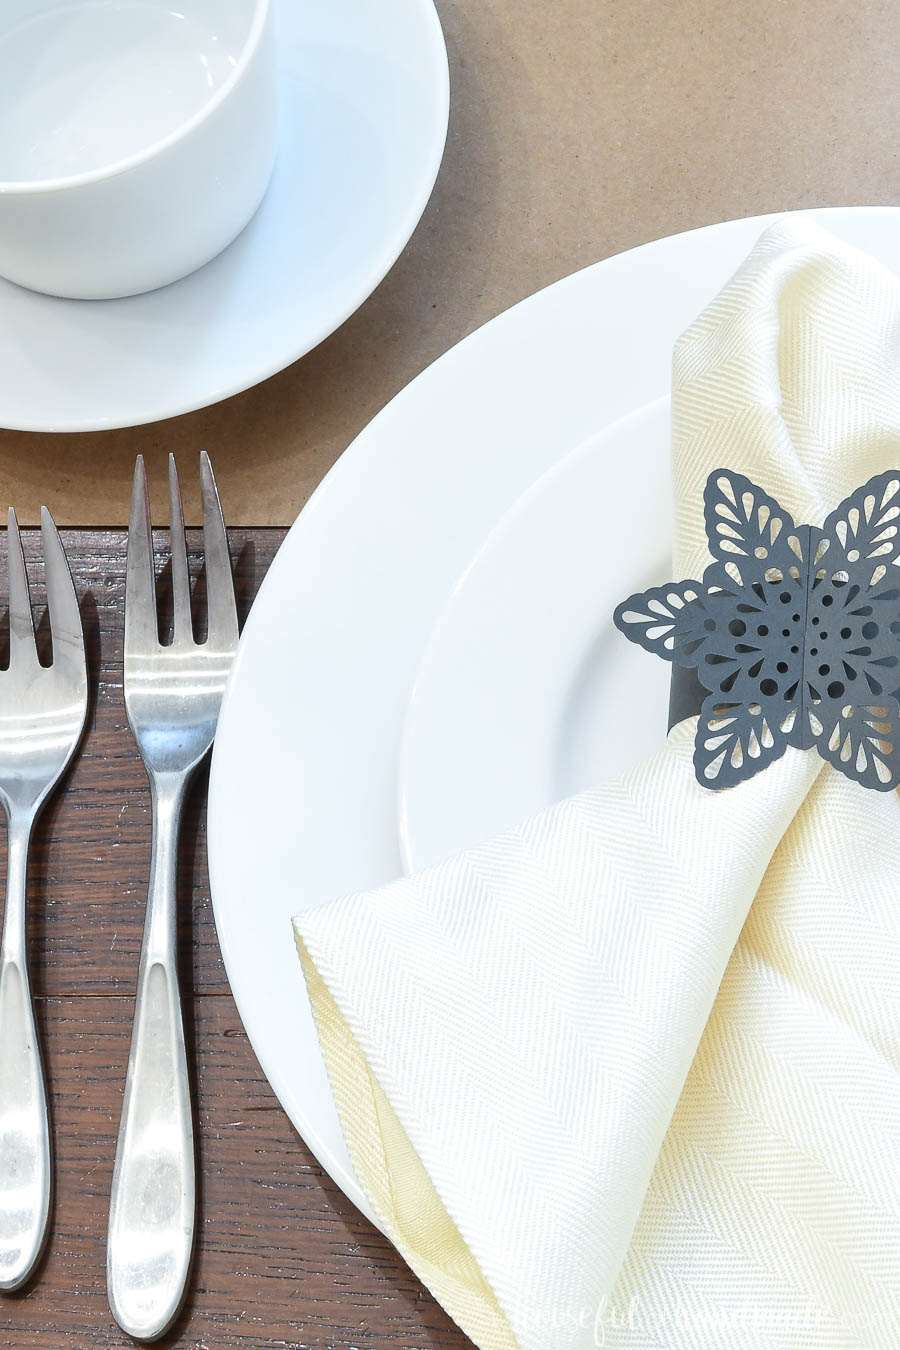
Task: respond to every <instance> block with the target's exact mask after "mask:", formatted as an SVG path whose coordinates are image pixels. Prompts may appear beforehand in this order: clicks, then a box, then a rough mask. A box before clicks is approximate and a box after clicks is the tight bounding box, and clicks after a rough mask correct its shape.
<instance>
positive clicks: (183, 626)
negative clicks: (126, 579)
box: [169, 454, 194, 642]
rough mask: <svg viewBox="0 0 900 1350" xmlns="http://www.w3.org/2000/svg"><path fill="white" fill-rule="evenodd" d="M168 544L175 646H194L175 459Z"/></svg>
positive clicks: (171, 472) (171, 469) (171, 463)
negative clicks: (185, 642) (183, 642)
mask: <svg viewBox="0 0 900 1350" xmlns="http://www.w3.org/2000/svg"><path fill="white" fill-rule="evenodd" d="M169 537H170V539H169V542H170V547H171V550H172V596H173V600H174V610H175V637H174V640H175V641H176V642H181V641H188V642H192V641H193V637H194V633H193V626H192V624H191V583H190V579H189V577H188V565H187V547H186V545H185V542H184V512H183V510H182V506H181V488H180V487H179V484H178V470H177V468H176V467H175V456H174V455H171V454H170V455H169Z"/></svg>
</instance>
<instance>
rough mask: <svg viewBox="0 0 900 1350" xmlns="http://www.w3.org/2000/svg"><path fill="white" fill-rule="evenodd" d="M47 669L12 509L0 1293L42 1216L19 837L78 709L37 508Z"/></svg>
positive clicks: (69, 599)
mask: <svg viewBox="0 0 900 1350" xmlns="http://www.w3.org/2000/svg"><path fill="white" fill-rule="evenodd" d="M41 541H42V545H43V551H44V572H45V576H46V583H47V606H48V609H49V611H50V635H51V640H52V646H53V655H52V665H50V666H42V665H41V664H40V663H39V661H38V655H37V647H36V646H35V640H34V624H33V621H32V617H31V595H30V593H29V589H28V578H27V576H26V573H25V560H24V558H23V556H22V541H21V539H20V537H19V527H18V525H17V523H16V514H15V512H14V511H12V510H11V511H10V513H9V528H8V531H7V544H6V547H7V558H8V572H9V669H8V670H5V671H3V672H2V673H0V802H2V804H3V809H4V811H5V813H6V819H7V825H8V833H7V838H8V848H7V861H6V909H5V911H4V916H3V941H2V945H0V1289H4V1290H9V1289H18V1287H19V1286H20V1285H21V1284H24V1282H25V1281H26V1280H27V1279H28V1276H29V1275H30V1274H31V1272H32V1270H33V1269H34V1266H35V1263H36V1261H37V1259H38V1257H39V1256H40V1254H41V1249H42V1247H43V1245H44V1239H45V1238H46V1235H47V1219H48V1217H49V1213H50V1183H51V1173H50V1130H49V1126H48V1120H47V1096H46V1091H45V1089H44V1074H43V1069H42V1067H41V1051H40V1046H39V1045H38V1039H37V1030H36V1027H35V1022H34V1012H33V1009H32V1005H31V988H30V984H29V980H28V965H27V956H26V947H25V875H26V863H27V858H28V843H29V840H30V838H31V831H32V827H33V826H34V822H35V820H36V819H37V817H38V813H39V812H40V810H41V807H42V806H43V805H44V803H45V802H46V800H47V798H48V797H49V795H50V793H51V791H52V790H53V788H54V786H55V785H56V783H57V782H58V781H59V778H60V776H61V775H62V773H63V770H64V769H65V767H66V765H67V764H68V763H69V761H70V759H71V758H72V755H73V754H74V753H75V749H76V747H77V745H78V742H79V741H80V740H81V733H82V731H83V730H84V722H85V716H86V714H87V704H88V689H87V669H86V666H85V657H84V636H83V633H82V627H81V615H80V613H79V611H78V600H77V598H76V596H75V587H74V586H73V585H72V576H71V573H70V572H69V565H68V563H67V562H66V555H65V553H64V552H63V546H62V544H61V543H60V539H59V535H58V534H57V533H56V526H55V525H54V524H53V519H52V517H51V515H50V512H49V511H48V510H47V508H46V507H44V508H43V509H42V511H41Z"/></svg>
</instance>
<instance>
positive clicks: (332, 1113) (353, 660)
mask: <svg viewBox="0 0 900 1350" xmlns="http://www.w3.org/2000/svg"><path fill="white" fill-rule="evenodd" d="M810 214H811V215H812V216H813V217H814V218H815V219H817V220H819V221H820V223H821V224H823V225H824V226H825V227H826V228H828V229H831V230H833V231H834V233H836V234H838V235H840V236H841V237H842V238H845V239H847V240H848V241H849V242H851V243H854V244H857V245H858V246H860V247H862V248H866V249H868V250H869V251H870V252H872V253H874V254H875V255H876V256H877V257H879V258H880V259H881V260H882V261H883V262H884V263H886V265H887V266H888V267H890V268H892V269H893V270H894V271H895V272H900V210H898V209H896V208H890V207H885V208H864V209H863V208H859V209H855V210H854V209H843V210H827V211H817V212H812V213H810ZM773 218H774V217H757V218H755V219H752V220H743V221H731V222H729V223H727V224H725V225H716V226H711V227H709V228H708V229H704V230H696V231H693V232H691V233H688V234H682V235H675V236H673V237H672V238H669V239H664V240H660V241H659V242H658V243H654V244H648V245H646V246H645V247H643V248H639V249H635V250H633V251H631V252H630V253H625V254H621V255H620V256H618V257H615V258H610V259H607V260H606V261H605V262H602V263H597V264H596V265H595V266H594V267H589V268H587V269H586V270H585V271H583V272H580V273H577V274H576V275H574V276H571V277H568V278H567V279H566V280H564V281H561V282H558V283H557V284H556V285H555V286H551V287H549V288H548V289H547V290H544V291H541V292H539V293H538V294H537V295H534V296H532V297H531V298H530V299H529V300H526V301H524V302H523V303H522V304H520V305H517V306H516V307H515V308H514V309H511V310H508V311H507V312H506V313H505V314H502V315H501V316H500V317H499V318H497V319H494V320H493V321H492V322H491V323H489V324H487V325H486V326H485V327H484V328H481V329H479V330H478V331H477V332H475V333H473V334H472V335H471V336H470V337H468V338H466V339H465V340H464V341H463V342H461V343H460V344H459V345H458V346H456V347H454V348H453V349H452V350H451V351H449V352H448V353H447V354H446V355H445V356H443V357H442V358H441V359H440V360H439V361H437V362H435V364H434V365H433V366H431V367H429V369H428V370H426V371H424V372H423V374H421V375H420V376H419V377H418V378H417V379H415V380H414V381H413V382H412V383H411V384H410V385H409V386H408V387H407V388H406V389H405V390H404V391H403V392H402V393H401V394H400V395H398V397H397V398H395V399H394V400H393V401H392V403H390V404H389V405H388V407H387V408H385V409H384V410H383V411H382V412H381V413H380V414H379V415H378V416H377V417H376V418H375V419H374V421H373V422H371V423H370V425H369V426H368V427H367V428H366V430H365V431H364V432H363V433H362V434H361V435H360V436H359V437H357V439H356V441H355V442H354V443H353V445H352V446H351V447H350V449H349V450H348V451H346V453H345V454H344V455H343V456H342V458H341V459H340V460H339V461H338V463H337V464H336V465H335V467H334V468H333V469H332V470H331V472H330V473H329V475H328V477H327V478H326V479H325V481H324V482H323V484H322V485H321V486H320V488H319V489H318V491H317V492H316V493H315V494H314V496H313V497H312V499H311V500H310V502H309V503H308V504H307V506H306V507H305V508H304V510H303V512H302V513H301V515H300V517H299V519H298V521H297V523H296V524H295V525H294V527H293V529H292V530H291V532H290V534H289V535H288V537H287V539H286V541H285V543H284V545H283V547H282V549H281V551H280V553H279V554H278V557H277V558H276V559H275V562H274V563H273V565H272V567H271V569H270V571H269V575H268V576H267V578H266V580H265V582H264V584H263V587H262V589H261V591H260V593H259V596H258V597H257V600H256V603H255V605H254V606H253V611H252V613H251V615H250V619H249V622H248V623H247V627H246V630H245V632H244V635H243V638H242V640H241V645H240V649H239V651H238V655H237V658H236V661H235V664H234V668H233V671H232V674H231V678H230V681H229V686H228V690H227V693H226V696H225V701H224V704H223V707H222V714H221V718H220V721H219V731H218V736H217V739H216V745H215V750H214V753H213V764H212V776H211V782H210V801H209V867H210V879H211V883H212V897H213V907H214V910H215V916H216V926H217V929H218V933H219V940H220V942H221V945H222V952H223V956H224V959H225V966H226V969H227V971H228V978H229V980H230V982H231V988H232V991H233V993H234V997H235V1000H236V1002H237V1005H238V1009H239V1010H240V1014H241V1017H242V1019H243V1022H244V1026H245V1027H246V1029H247V1033H248V1035H249V1037H250V1040H251V1042H252V1044H253V1048H254V1050H255V1051H256V1054H257V1056H258V1058H259V1061H260V1064H261V1065H262V1068H263V1071H264V1072H265V1074H266V1076H267V1077H268V1079H269V1081H270V1083H271V1084H272V1087H273V1088H274V1090H275V1092H276V1094H277V1095H278V1097H279V1099H280V1101H281V1103H282V1105H283V1106H284V1108H285V1110H286V1111H287V1113H288V1115H289V1116H290V1118H291V1120H292V1121H293V1123H294V1124H295V1126H296V1127H297V1129H298V1130H299V1131H300V1133H301V1134H302V1136H303V1138H304V1139H305V1140H306V1143H307V1144H308V1145H309V1147H310V1148H311V1149H312V1151H313V1152H314V1153H315V1155H316V1156H317V1157H318V1159H319V1160H320V1162H321V1163H322V1165H323V1166H324V1167H325V1168H326V1169H327V1171H328V1172H329V1173H330V1174H331V1176H332V1177H334V1179H335V1181H336V1182H337V1183H338V1185H339V1186H341V1188H342V1189H343V1190H344V1191H345V1192H346V1194H347V1195H348V1196H349V1197H350V1198H351V1200H353V1201H354V1202H355V1203H356V1204H357V1205H359V1207H360V1208H361V1209H362V1210H363V1211H364V1212H365V1213H367V1214H369V1215H370V1217H371V1213H370V1211H369V1208H368V1206H367V1205H366V1203H365V1200H364V1197H363V1195H362V1192H361V1191H360V1188H359V1185H358V1183H357V1181H356V1178H355V1177H354V1175H353V1170H352V1168H351V1166H350V1161H349V1158H348V1155H347V1149H346V1145H345V1144H344V1140H343V1137H342V1135H341V1130H340V1125H339V1123H338V1118H337V1112H336V1110H335V1106H334V1102H333V1100H332V1097H331V1093H330V1090H329V1087H328V1079H327V1077H326V1074H325V1068H324V1065H323V1063H322V1059H321V1055H320V1053H319V1047H318V1041H317V1039H316V1034H315V1028H314V1026H313V1021H312V1015H311V1012H310V1008H309V1003H308V1000H307V997H306V989H305V986H304V983H303V975H302V973H301V970H300V964H299V961H298V959H297V955H296V951H295V949H294V944H293V935H292V931H291V916H292V915H293V914H295V913H298V912H299V911H300V910H303V909H308V908H310V907H311V906H313V905H317V904H321V903H323V902H325V901H328V900H330V899H332V898H334V896H336V895H340V894H342V893H346V892H348V891H355V890H359V889H363V888H365V887H369V886H375V885H377V884H378V883H380V882H384V881H387V880H389V879H391V878H392V877H394V876H396V875H397V874H398V873H399V872H400V871H401V870H402V857H401V850H400V844H399V836H398V822H397V776H398V755H399V749H400V741H401V736H402V731H403V725H404V719H405V716H406V708H407V704H408V701H409V695H410V690H411V688H412V685H413V682H414V680H415V676H416V672H417V670H418V668H419V666H420V664H421V661H422V656H423V653H424V650H425V647H426V644H427V643H428V640H429V636H430V634H431V632H432V630H433V628H434V626H435V624H436V622H437V621H438V618H439V616H440V614H441V612H442V610H443V609H444V607H445V606H446V603H447V599H448V596H449V595H450V593H451V592H452V590H453V589H454V587H455V586H457V585H458V583H459V581H460V579H461V578H462V577H463V575H464V574H465V572H466V570H467V568H468V567H469V566H470V564H471V562H472V560H473V558H474V557H475V556H476V554H477V553H478V551H479V549H480V548H481V546H482V544H483V542H484V540H485V538H486V536H487V535H488V534H489V532H490V531H491V530H492V529H493V528H494V526H495V525H496V524H497V522H498V521H499V520H500V519H501V518H502V516H503V515H504V514H505V513H506V512H507V511H508V510H509V509H510V508H511V507H512V506H513V504H514V503H515V502H516V501H517V500H518V498H519V497H521V495H522V493H523V492H525V491H526V490H527V489H528V488H529V487H530V486H531V485H532V484H533V483H534V482H535V481H536V480H537V479H538V478H539V477H540V476H541V475H542V474H544V473H546V471H547V470H548V469H550V468H552V467H553V465H555V464H557V463H558V462H559V461H560V460H561V459H563V458H564V457H565V456H566V455H568V454H569V453H570V452H571V451H572V450H575V449H577V447H578V446H579V445H581V444H583V443H584V442H586V441H587V440H589V439H590V438H591V437H592V436H595V435H596V434H597V432H598V431H599V430H601V429H602V428H603V427H608V426H610V425H611V424H612V423H614V422H616V421H619V420H620V419H621V418H623V417H626V416H627V415H628V414H630V413H633V412H635V411H636V410H638V409H641V408H644V407H645V406H646V405H647V404H649V403H651V402H654V401H656V400H659V399H660V398H663V397H665V396H666V395H667V394H668V390H669V380H670V371H671V361H672V347H673V344H674V342H675V339H676V337H677V336H678V334H679V333H680V332H682V330H683V329H684V328H686V327H687V325H688V324H689V323H690V322H691V321H692V320H693V319H694V318H695V317H696V315H697V314H698V313H699V311H700V310H701V309H702V308H703V307H704V306H705V305H706V304H707V303H708V301H709V300H710V299H711V298H712V296H713V295H714V294H715V293H716V291H718V290H719V289H720V288H721V286H722V285H724V283H725V282H726V281H727V280H728V278H729V276H730V275H731V274H732V273H733V272H734V271H735V269H736V268H737V267H738V266H739V265H740V263H741V262H742V261H743V259H744V257H745V256H746V254H747V253H748V252H749V250H750V249H751V248H752V246H753V244H754V243H755V242H756V240H757V238H758V237H759V235H760V234H761V232H762V231H763V229H764V228H765V226H766V225H767V224H768V223H769V221H770V220H771V219H773ZM667 491H668V487H667V485H666V479H665V477H660V476H659V475H658V474H656V475H655V474H653V473H648V475H647V480H646V485H645V491H644V499H643V506H644V509H645V510H646V509H648V505H649V499H651V498H653V497H654V495H656V496H657V497H658V499H661V498H662V497H664V495H665V493H666V492H667ZM659 547H660V556H661V557H664V556H665V555H666V553H667V552H668V548H669V544H668V540H665V539H662V538H661V539H660V541H659ZM600 561H601V562H602V561H603V560H602V559H601V560H600ZM615 565H616V560H615V558H613V557H612V556H610V557H609V559H608V566H609V567H611V568H614V567H615ZM602 570H605V567H604V568H603V569H602ZM626 645H627V644H626ZM653 664H654V663H653V662H645V665H647V666H648V667H651V666H653ZM598 767H599V769H600V770H601V771H602V768H603V766H602V764H600V765H599V766H598Z"/></svg>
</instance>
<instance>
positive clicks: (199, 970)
mask: <svg viewBox="0 0 900 1350" xmlns="http://www.w3.org/2000/svg"><path fill="white" fill-rule="evenodd" d="M230 533H231V542H232V556H233V558H234V559H235V563H236V579H237V586H238V596H239V604H240V607H241V610H242V615H245V614H246V611H247V609H248V608H249V605H250V602H251V600H252V598H253V596H254V594H255V593H256V590H257V588H258V586H259V583H260V582H261V580H262V578H263V576H264V575H265V572H266V569H267V568H268V565H269V563H270V562H271V560H272V557H273V556H274V554H275V551H276V549H277V547H278V545H279V543H280V542H281V539H282V538H283V535H284V531H283V530H276V529H266V530H242V531H241V530H238V531H232V532H230ZM24 538H25V547H26V553H27V555H28V558H29V566H30V567H31V566H32V564H33V563H34V560H35V558H36V557H37V538H36V535H35V532H33V531H27V532H25V536H24ZM63 538H64V541H65V544H66V548H67V551H68V553H69V557H70V560H71V563H72V570H73V572H74V575H75V582H76V586H77V588H78V591H79V595H80V597H81V600H82V612H83V615H84V622H85V633H86V639H87V646H88V661H89V666H90V672H91V684H92V689H93V703H92V706H91V710H90V714H89V721H88V729H87V733H86V736H85V740H84V743H83V746H82V752H81V755H80V757H79V758H78V760H77V761H76V763H75V764H74V766H73V768H72V770H71V772H70V773H69V775H68V776H67V778H66V779H65V780H64V782H63V784H62V790H61V791H60V793H59V794H58V795H57V796H56V797H55V798H54V799H53V800H52V802H51V803H50V805H49V806H48V808H47V810H46V812H45V814H44V816H43V819H42V822H41V823H40V824H39V827H38V831H37V834H36V838H35V843H34V849H33V853H32V858H31V871H30V881H29V892H28V902H29V911H28V912H29V944H30V955H31V973H32V980H33V986H34V991H35V996H36V1004H37V1018H38V1025H39V1029H40V1035H41V1042H42V1048H43V1052H44V1058H45V1065H46V1068H47V1072H48V1077H49V1094H50V1103H51V1112H52V1132H53V1139H54V1149H55V1155H56V1156H55V1176H56V1191H55V1196H54V1201H53V1214H52V1229H51V1237H50V1242H49V1244H48V1247H47V1251H46V1254H45V1256H44V1259H43V1261H42V1263H41V1266H40V1268H39V1270H38V1272H37V1274H36V1276H35V1278H34V1279H33V1280H32V1282H31V1283H30V1285H29V1286H28V1287H27V1288H26V1289H24V1290H22V1291H20V1292H19V1293H18V1294H14V1295H10V1296H6V1297H2V1298H0V1345H2V1346H4V1347H6V1350H26V1348H27V1350H31V1347H41V1350H64V1348H65V1347H73V1350H76V1348H77V1350H88V1348H89V1347H113V1346H115V1347H124V1346H128V1345H131V1344H134V1343H133V1342H131V1341H130V1339H129V1337H127V1336H125V1335H123V1334H122V1332H121V1331H119V1329H118V1327H117V1326H116V1325H115V1323H114V1322H113V1320H112V1318H111V1316H110V1313H109V1309H108V1307H107V1302H106V1287H105V1260H106V1221H107V1204H108V1199H109V1187H110V1179H111V1176H112V1164H113V1154H114V1150H115V1141H116V1131H117V1128H118V1121H119V1109H120V1105H121V1098H122V1087H123V1082H124V1076H125V1065H126V1062H127V1058H128V1046H129V1038H130V1031H131V1015H132V1006H133V995H134V984H135V979H136V975H137V964H138V953H139V950H140V942H141V927H142V922H143V914H144V902H145V897H146V886H147V874H148V865H149V848H150V804H149V797H148V790H147V781H146V778H145V775H144V770H143V767H142V765H141V762H140V760H139V759H138V757H137V754H136V752H135V748H134V744H133V741H132V739H131V735H130V732H129V730H128V726H127V723H126V721H125V709H124V706H123V702H122V668H121V662H122V616H123V601H124V575H125V535H124V532H123V531H118V530H117V531H89V530H78V531H64V532H63ZM188 542H189V546H190V545H191V544H192V543H194V544H196V542H197V541H196V532H194V537H193V538H192V537H191V532H189V540H188ZM4 570H5V569H4ZM32 575H33V577H34V580H35V582H36V587H35V599H36V600H37V599H38V592H39V587H40V572H39V569H38V568H37V567H35V568H34V570H33V573H32ZM4 593H5V581H4V582H3V584H2V585H0V594H4ZM0 629H2V625H0ZM39 631H40V630H39ZM3 659H4V660H5V657H3ZM205 800H206V782H205V779H204V780H202V781H198V783H197V784H196V788H195V791H194V792H193V795H192V798H191V802H190V806H189V809H188V811H187V813H186V818H185V829H184V838H183V847H182V855H181V862H180V897H179V900H180V905H181V919H180V944H181V946H180V953H181V966H182V988H183V992H184V1008H185V1018H186V1030H187V1036H188V1041H189V1045H190V1047H191V1050H192V1055H193V1065H192V1079H193V1086H194V1100H195V1105H196V1120H197V1134H198V1138H199V1169H198V1170H199V1177H198V1180H199V1213H198V1224H197V1255H196V1261H195V1266H194V1272H193V1278H192V1281H191V1289H190V1293H189V1296H188V1299H187V1303H186V1305H185V1308H184V1310H183V1312H182V1314H181V1316H180V1317H179V1319H178V1322H177V1323H176V1325H175V1328H174V1329H173V1331H172V1332H170V1333H169V1335H167V1336H166V1337H165V1338H164V1339H163V1340H162V1341H161V1342H159V1344H160V1345H163V1346H178V1347H185V1350H187V1348H188V1347H190V1350H226V1347H227V1348H229V1350H230V1347H237V1346H241V1347H244V1346H246V1347H267V1348H268V1347H273V1346H282V1347H290V1348H291V1350H307V1347H309V1350H352V1347H359V1350H362V1347H364V1346H374V1345H378V1346H379V1347H388V1348H389V1347H395V1348H396V1350H420V1348H421V1350H425V1347H435V1348H437V1350H461V1347H465V1346H468V1345H469V1344H470V1343H469V1342H468V1341H467V1340H466V1338H465V1337H464V1336H463V1335H462V1333H461V1332H459V1331H458V1330H457V1329H456V1328H455V1326H454V1325H453V1323H451V1321H450V1320H449V1318H448V1317H447V1316H446V1315H445V1314H444V1312H443V1311H442V1309H441V1308H440V1307H439V1306H438V1305H437V1304H436V1303H435V1302H434V1300H433V1299H432V1298H431V1297H430V1295H429V1294H428V1293H427V1292H426V1291H425V1290H424V1289H423V1288H422V1286H421V1285H420V1284H419V1282H418V1281H417V1280H416V1278H415V1276H414V1275H413V1274H412V1273H411V1271H410V1270H409V1269H408V1267H407V1266H406V1265H405V1264H404V1263H403V1261H402V1260H401V1259H400V1257H399V1256H398V1255H397V1253H396V1252H395V1251H394V1249H393V1248H392V1247H391V1246H390V1244H389V1243H388V1242H387V1241H386V1240H385V1239H384V1238H383V1237H382V1236H381V1235H380V1234H379V1233H378V1232H376V1231H375V1230H374V1229H373V1228H372V1227H371V1226H370V1225H369V1224H368V1223H367V1221H366V1220H365V1219H363V1218H362V1217H361V1216H360V1215H359V1214H358V1213H357V1211H356V1210H355V1209H354V1208H353V1206H352V1205H351V1204H350V1203H349V1201H348V1200H346V1199H345V1198H344V1196H343V1194H342V1193H341V1192H340V1191H339V1190H338V1188H337V1187H336V1186H335V1185H334V1184H333V1183H332V1182H331V1180H330V1179H329V1178H328V1177H327V1176H325V1175H324V1174H323V1172H322V1169H321V1168H320V1167H319V1165H318V1164H317V1163H316V1161H315V1160H314V1159H313V1157H312V1156H311V1154H310V1153H309V1152H308V1150H307V1149H306V1148H305V1147H304V1145H303V1142H302V1140H301V1139H300V1138H299V1136H298V1135H297V1133H296V1131H295V1130H294V1129H293V1127H292V1126H291V1124H290V1122H289V1121H288V1119H287V1117H286V1115H285V1114H284V1112H283V1111H282V1110H281V1107H280V1106H279V1104H278V1102H277V1101H276V1099H275V1097H274V1095H273V1093H272V1091H271V1089H270V1088H269V1086H268V1084H267V1082H266V1080H265V1078H264V1077H263V1074H262V1071H261V1070H260V1067H259V1065H258V1063H257V1061H256V1058H255V1056H254V1054H253V1051H252V1050H251V1048H250V1044H249V1042H248V1041H247V1038H246V1036H245V1034H244V1031H243V1029H242V1027H241V1022H240V1019H239V1017H238V1014H237V1011H236V1009H235V1006H234V1003H233V1001H232V998H231V995H230V993H229V989H228V981H227V979H226V976H225V971H224V968H223V965H222V959H221V956H220V955H219V947H218V943H217V941H216V930H215V924H214V921H213V913H212V907H211V905H210V898H209V883H208V880H207V872H206V842H205ZM4 856H5V855H4ZM3 866H4V867H5V862H4V863H3Z"/></svg>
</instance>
